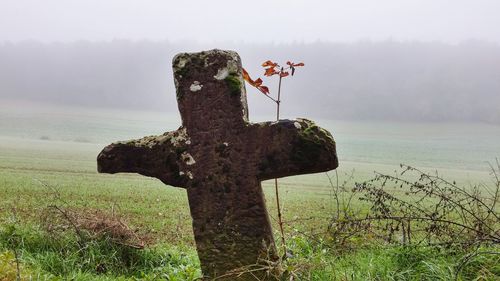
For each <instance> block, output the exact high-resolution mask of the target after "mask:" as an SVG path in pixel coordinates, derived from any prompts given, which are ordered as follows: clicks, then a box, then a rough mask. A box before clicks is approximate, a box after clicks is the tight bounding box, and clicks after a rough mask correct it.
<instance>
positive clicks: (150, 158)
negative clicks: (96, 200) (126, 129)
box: [97, 129, 190, 187]
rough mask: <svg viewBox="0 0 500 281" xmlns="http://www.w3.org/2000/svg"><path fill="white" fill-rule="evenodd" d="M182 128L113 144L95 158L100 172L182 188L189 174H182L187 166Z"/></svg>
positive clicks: (186, 145)
mask: <svg viewBox="0 0 500 281" xmlns="http://www.w3.org/2000/svg"><path fill="white" fill-rule="evenodd" d="M186 136H187V135H186V134H185V129H179V130H177V131H174V132H168V133H165V134H163V135H160V136H148V137H144V138H141V139H136V140H129V141H122V142H116V143H112V144H110V145H108V146H106V147H105V148H104V149H103V150H102V151H101V153H99V155H98V156H97V171H98V172H99V173H109V174H115V173H120V172H125V173H138V174H141V175H144V176H148V177H155V178H157V179H159V180H161V181H162V182H163V183H165V184H168V185H172V186H176V187H185V186H186V183H187V181H188V180H189V179H190V178H189V174H185V173H183V172H182V167H183V165H186V163H185V162H186V160H189V159H186V157H188V156H187V155H189V154H188V153H187V152H186V150H187V148H188V146H189V143H190V140H189V138H187V137H186Z"/></svg>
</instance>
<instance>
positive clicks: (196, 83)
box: [189, 81, 203, 92]
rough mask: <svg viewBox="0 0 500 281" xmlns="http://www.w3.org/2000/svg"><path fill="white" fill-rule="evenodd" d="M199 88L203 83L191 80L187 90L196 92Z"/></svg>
mask: <svg viewBox="0 0 500 281" xmlns="http://www.w3.org/2000/svg"><path fill="white" fill-rule="evenodd" d="M201 88H203V85H201V84H200V82H198V81H193V84H191V86H190V87H189V90H190V91H191V92H197V91H200V90H201Z"/></svg>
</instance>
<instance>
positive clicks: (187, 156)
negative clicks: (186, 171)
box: [181, 151, 196, 165]
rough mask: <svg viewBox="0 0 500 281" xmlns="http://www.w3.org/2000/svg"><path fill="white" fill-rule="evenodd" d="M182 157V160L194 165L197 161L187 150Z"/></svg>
mask: <svg viewBox="0 0 500 281" xmlns="http://www.w3.org/2000/svg"><path fill="white" fill-rule="evenodd" d="M181 159H182V161H184V163H186V165H193V164H195V163H196V161H195V160H194V158H193V156H191V154H189V153H187V152H186V151H184V152H183V153H182V154H181Z"/></svg>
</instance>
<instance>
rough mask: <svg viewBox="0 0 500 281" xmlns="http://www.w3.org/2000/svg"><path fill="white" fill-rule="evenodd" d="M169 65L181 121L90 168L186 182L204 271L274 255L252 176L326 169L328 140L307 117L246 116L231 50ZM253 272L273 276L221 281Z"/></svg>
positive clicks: (330, 155) (331, 151)
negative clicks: (253, 119) (268, 119)
mask: <svg viewBox="0 0 500 281" xmlns="http://www.w3.org/2000/svg"><path fill="white" fill-rule="evenodd" d="M173 68H174V79H175V85H176V88H177V101H178V104H179V110H180V113H181V116H182V126H181V127H180V128H179V129H178V130H177V131H174V132H167V133H164V134H163V135H160V136H149V137H144V138H142V139H138V140H131V141H126V142H117V143H113V144H111V145H108V146H107V147H105V148H104V149H103V151H102V152H101V153H100V154H99V156H98V158H97V162H98V171H99V172H102V173H117V172H132V173H139V174H142V175H145V176H149V177H155V178H158V179H160V180H161V181H162V182H164V183H165V184H168V185H172V186H177V187H183V188H186V189H187V192H188V198H189V206H190V210H191V216H192V218H193V230H194V236H195V240H196V247H197V250H198V255H199V258H200V262H201V267H202V271H203V273H204V276H205V277H206V278H214V277H217V276H221V275H224V274H227V273H228V272H230V271H232V270H235V269H238V268H241V267H245V266H252V265H256V264H265V262H264V261H265V260H275V259H276V258H277V257H276V247H275V245H274V239H273V235H272V229H271V225H270V223H269V217H268V214H267V210H266V205H265V200H264V195H263V192H262V188H261V184H260V182H261V181H262V180H267V179H272V178H277V177H285V176H291V175H298V174H306V173H314V172H323V171H328V170H331V169H335V168H336V167H337V166H338V160H337V155H336V151H335V141H334V140H333V138H332V136H331V134H330V133H329V132H328V131H326V130H324V129H322V128H320V127H318V126H316V125H315V124H314V122H312V121H310V120H307V119H297V120H280V121H279V122H264V123H255V124H254V123H249V122H248V110H247V102H246V92H245V84H244V81H243V78H242V75H241V61H240V58H239V56H238V54H237V53H235V52H231V51H222V50H212V51H207V52H200V53H182V54H179V55H177V56H175V58H174V60H173ZM252 275H255V276H257V277H259V278H261V279H272V278H271V277H269V276H267V277H266V276H265V273H264V272H254V273H253V274H243V275H241V276H239V277H238V278H235V276H234V275H233V276H229V277H225V279H227V280H235V279H241V280H255V278H254V276H252ZM222 279H224V278H222Z"/></svg>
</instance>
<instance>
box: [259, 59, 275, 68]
mask: <svg viewBox="0 0 500 281" xmlns="http://www.w3.org/2000/svg"><path fill="white" fill-rule="evenodd" d="M262 66H263V67H268V66H269V67H273V68H274V67H276V66H278V64H277V63H275V62H272V61H270V60H267V61H265V62H263V63H262Z"/></svg>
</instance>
